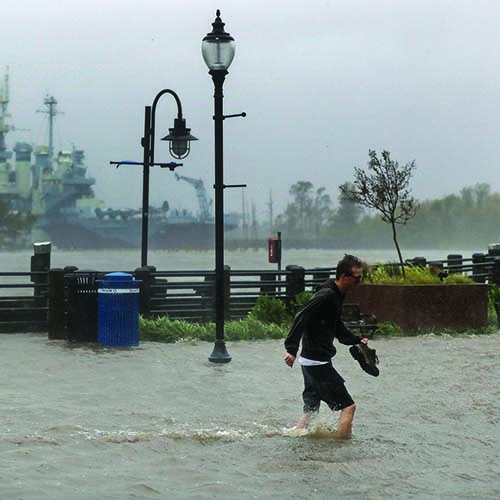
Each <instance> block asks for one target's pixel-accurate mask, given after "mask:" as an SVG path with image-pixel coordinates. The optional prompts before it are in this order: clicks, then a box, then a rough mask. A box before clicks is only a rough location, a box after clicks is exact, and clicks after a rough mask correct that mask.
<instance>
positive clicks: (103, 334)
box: [97, 273, 141, 347]
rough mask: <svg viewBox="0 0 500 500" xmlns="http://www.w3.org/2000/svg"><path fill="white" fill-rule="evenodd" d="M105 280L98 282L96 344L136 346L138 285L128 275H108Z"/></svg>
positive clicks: (137, 334)
mask: <svg viewBox="0 0 500 500" xmlns="http://www.w3.org/2000/svg"><path fill="white" fill-rule="evenodd" d="M105 278H106V279H104V280H99V282H98V283H99V288H98V293H97V295H98V297H97V299H98V304H99V308H98V311H99V312H98V318H99V329H98V330H99V333H98V341H99V343H100V344H103V345H106V346H113V347H130V346H137V345H139V287H140V284H141V281H140V280H134V279H133V277H132V275H131V274H127V273H109V274H106V276H105Z"/></svg>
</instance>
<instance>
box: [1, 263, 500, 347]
mask: <svg viewBox="0 0 500 500" xmlns="http://www.w3.org/2000/svg"><path fill="white" fill-rule="evenodd" d="M407 265H414V266H415V265H418V266H423V267H432V268H434V269H435V270H436V272H437V273H438V274H439V275H440V276H441V277H442V278H444V277H445V276H447V275H449V274H452V273H460V274H463V275H467V276H469V277H471V278H472V279H473V280H474V281H475V282H476V283H485V284H487V285H494V284H497V285H500V256H496V255H488V254H486V255H485V254H474V255H473V256H472V257H471V258H464V257H463V256H461V255H449V256H448V257H447V258H446V259H443V260H432V261H427V260H426V259H425V258H423V257H416V258H414V259H410V260H409V261H407ZM129 273H130V274H132V275H133V276H134V278H135V279H138V280H141V287H140V289H141V293H140V313H141V314H142V315H143V316H144V317H149V318H155V317H161V316H166V315H168V316H170V317H171V318H174V319H186V320H189V321H200V322H208V321H213V320H214V317H215V286H214V284H215V272H214V271H206V270H199V271H157V270H156V269H155V268H154V267H151V266H150V267H148V268H140V269H137V270H135V271H129ZM105 274H106V273H104V272H97V271H78V269H77V268H76V267H66V268H65V269H51V270H50V271H36V272H34V271H33V270H32V271H31V272H0V333H5V332H32V331H41V332H43V331H48V332H49V335H50V336H51V338H67V326H68V310H70V311H71V310H72V309H71V304H70V305H68V300H70V301H80V299H82V297H83V296H82V294H78V293H74V292H75V287H78V286H79V285H78V283H86V284H87V285H88V283H89V279H90V280H96V279H97V278H98V277H104V276H105ZM77 276H78V277H79V278H78V279H77V280H76V281H75V277H77ZM334 276H335V269H334V268H312V269H305V268H303V267H301V266H287V267H286V269H284V270H232V269H230V268H229V267H227V266H226V268H225V270H224V279H225V280H226V286H225V293H226V297H225V299H226V300H225V301H224V303H225V311H224V313H225V317H226V319H240V318H245V317H246V316H247V314H248V312H249V311H251V310H252V308H253V307H254V306H255V304H256V302H257V299H258V297H259V296H260V295H263V294H266V295H270V296H273V297H277V298H280V299H281V300H283V301H284V302H285V303H286V304H287V305H288V306H290V304H291V302H292V300H293V299H294V298H295V297H296V295H298V294H299V293H301V292H303V291H312V290H314V289H315V288H316V287H317V285H319V284H320V283H322V282H323V281H325V280H326V279H328V278H332V277H334ZM87 285H86V286H87ZM87 288H88V286H87ZM91 288H92V289H91V290H90V288H89V290H88V291H86V292H85V294H84V295H85V296H84V297H83V298H85V302H86V303H88V304H90V305H88V306H82V307H83V308H85V307H93V306H92V304H95V301H94V299H93V298H92V297H90V295H92V294H94V295H96V294H97V287H95V286H93V287H91ZM89 294H90V295H89ZM75 297H76V298H75ZM95 298H96V297H95ZM96 299H97V298H96ZM73 305H75V304H73ZM77 309H79V308H77Z"/></svg>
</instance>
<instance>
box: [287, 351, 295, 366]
mask: <svg viewBox="0 0 500 500" xmlns="http://www.w3.org/2000/svg"><path fill="white" fill-rule="evenodd" d="M285 363H286V365H287V366H289V367H290V368H291V367H292V366H293V364H294V363H295V356H294V355H293V354H290V353H288V352H287V353H286V356H285Z"/></svg>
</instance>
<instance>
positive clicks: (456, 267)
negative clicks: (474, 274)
mask: <svg viewBox="0 0 500 500" xmlns="http://www.w3.org/2000/svg"><path fill="white" fill-rule="evenodd" d="M447 260H448V272H449V273H450V274H452V273H457V274H458V273H461V267H462V266H463V263H464V262H463V256H462V255H460V254H450V255H448V257H447Z"/></svg>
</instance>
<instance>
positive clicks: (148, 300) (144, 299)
mask: <svg viewBox="0 0 500 500" xmlns="http://www.w3.org/2000/svg"><path fill="white" fill-rule="evenodd" d="M153 271H156V269H155V268H154V267H153V266H144V267H138V268H137V269H136V270H135V271H134V278H135V279H136V280H140V281H141V284H140V293H139V314H141V315H142V316H144V317H145V318H149V317H150V316H151V311H152V309H153V304H152V298H153V297H154V291H153V288H152V285H153V284H154V281H155V277H154V276H153V274H152V272H153Z"/></svg>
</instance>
